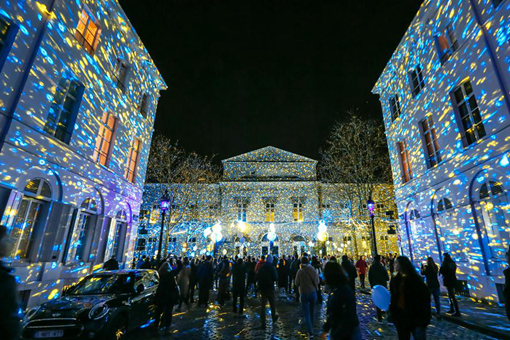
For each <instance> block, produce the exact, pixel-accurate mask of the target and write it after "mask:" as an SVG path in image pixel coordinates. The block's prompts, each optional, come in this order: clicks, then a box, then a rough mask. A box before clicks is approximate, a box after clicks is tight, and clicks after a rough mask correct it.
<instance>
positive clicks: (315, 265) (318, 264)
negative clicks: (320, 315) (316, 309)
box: [310, 256, 322, 304]
mask: <svg viewBox="0 0 510 340" xmlns="http://www.w3.org/2000/svg"><path fill="white" fill-rule="evenodd" d="M310 265H311V266H312V267H313V268H314V269H315V270H316V271H317V274H318V275H319V284H318V285H317V303H319V304H322V289H321V282H320V277H321V275H322V264H321V262H320V261H319V258H318V257H317V256H312V261H311V262H310Z"/></svg>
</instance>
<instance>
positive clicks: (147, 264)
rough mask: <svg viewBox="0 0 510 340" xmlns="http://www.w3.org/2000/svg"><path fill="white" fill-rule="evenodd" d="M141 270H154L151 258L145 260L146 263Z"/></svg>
mask: <svg viewBox="0 0 510 340" xmlns="http://www.w3.org/2000/svg"><path fill="white" fill-rule="evenodd" d="M140 269H152V265H151V259H150V258H149V257H146V258H145V261H144V262H143V263H142V265H141V266H140Z"/></svg>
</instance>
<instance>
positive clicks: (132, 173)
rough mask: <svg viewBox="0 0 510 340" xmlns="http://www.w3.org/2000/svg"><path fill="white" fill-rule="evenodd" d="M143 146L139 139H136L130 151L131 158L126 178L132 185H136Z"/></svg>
mask: <svg viewBox="0 0 510 340" xmlns="http://www.w3.org/2000/svg"><path fill="white" fill-rule="evenodd" d="M141 144H142V143H141V142H140V140H139V139H135V140H133V143H132V144H131V149H130V150H129V158H128V162H127V167H126V172H125V174H124V177H125V178H126V179H127V180H128V181H130V182H131V183H134V182H135V179H136V170H137V168H138V161H139V159H140V147H141Z"/></svg>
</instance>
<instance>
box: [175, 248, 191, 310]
mask: <svg viewBox="0 0 510 340" xmlns="http://www.w3.org/2000/svg"><path fill="white" fill-rule="evenodd" d="M190 276H191V267H190V263H189V259H188V258H187V257H185V258H184V259H183V260H182V269H181V271H180V272H179V275H178V276H177V285H178V286H179V291H180V293H181V296H180V297H179V306H178V307H177V309H178V310H180V309H181V307H182V303H183V302H184V303H185V304H186V306H188V308H189V282H190Z"/></svg>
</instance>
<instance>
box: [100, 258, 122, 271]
mask: <svg viewBox="0 0 510 340" xmlns="http://www.w3.org/2000/svg"><path fill="white" fill-rule="evenodd" d="M103 270H119V262H117V260H116V259H115V257H114V256H112V258H111V259H109V260H108V261H106V262H105V263H104V264H103Z"/></svg>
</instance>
